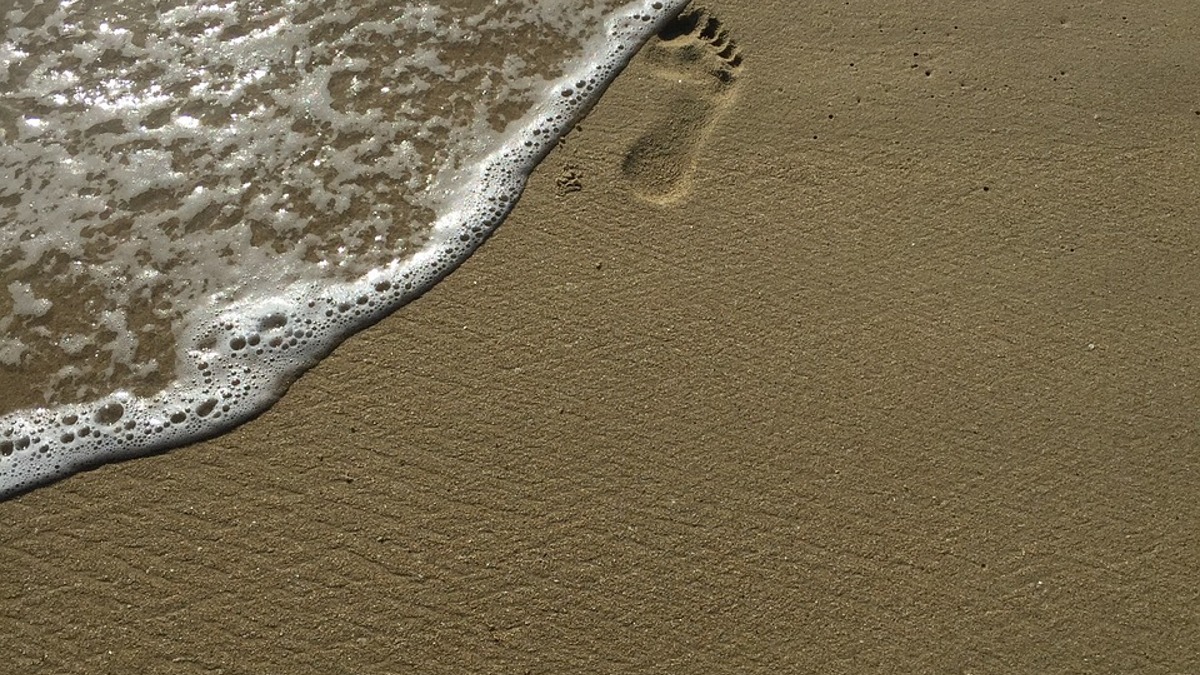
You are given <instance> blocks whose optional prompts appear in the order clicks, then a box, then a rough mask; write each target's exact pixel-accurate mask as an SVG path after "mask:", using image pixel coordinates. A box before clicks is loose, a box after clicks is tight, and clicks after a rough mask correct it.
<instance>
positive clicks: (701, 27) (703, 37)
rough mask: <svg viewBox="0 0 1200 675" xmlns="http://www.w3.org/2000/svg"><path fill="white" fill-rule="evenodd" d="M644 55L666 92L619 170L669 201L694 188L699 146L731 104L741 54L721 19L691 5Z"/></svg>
mask: <svg viewBox="0 0 1200 675" xmlns="http://www.w3.org/2000/svg"><path fill="white" fill-rule="evenodd" d="M645 58H646V61H647V62H648V63H649V64H650V67H651V70H652V74H653V77H654V78H655V79H656V80H657V81H658V83H659V85H661V92H662V96H661V98H660V99H659V100H658V101H657V102H656V103H653V104H652V105H656V106H657V107H658V110H657V111H655V112H654V113H652V117H651V120H652V121H651V124H650V126H649V128H648V129H647V130H646V131H645V132H644V133H642V134H641V135H640V136H638V138H637V140H635V141H634V142H633V143H632V144H631V145H630V147H629V149H628V151H627V152H626V154H625V159H624V161H623V162H622V165H621V170H622V173H623V174H624V175H625V177H626V178H627V179H629V180H630V181H631V182H632V183H633V189H634V192H635V194H637V195H638V196H639V197H641V198H643V199H646V200H649V201H654V202H671V201H675V200H678V199H680V198H682V197H684V196H686V195H687V194H688V193H689V192H690V190H691V176H692V173H693V171H695V169H696V162H697V158H698V155H699V152H698V151H699V149H700V147H701V145H702V143H703V142H704V140H705V138H706V137H707V135H708V132H709V131H710V129H711V127H712V125H713V123H714V122H715V121H716V120H717V119H718V118H719V117H720V115H721V113H722V112H723V110H724V108H725V106H726V104H727V103H728V100H729V97H730V94H731V93H732V90H733V88H734V86H735V83H736V80H737V74H738V71H739V70H740V68H741V64H742V57H741V53H740V52H739V50H738V48H737V45H736V43H734V41H733V40H731V39H730V38H729V35H728V33H727V32H726V31H725V29H724V28H723V27H722V26H721V23H720V21H718V20H717V19H716V18H715V17H713V16H711V15H710V14H708V12H707V11H706V10H703V9H692V10H688V11H686V12H684V13H683V14H681V15H680V16H679V17H678V18H676V19H675V20H674V21H672V22H671V23H669V24H668V25H667V26H666V27H664V28H663V30H662V31H661V32H660V33H659V35H658V39H657V40H656V41H655V42H652V43H651V44H649V45H647V47H646V50H645Z"/></svg>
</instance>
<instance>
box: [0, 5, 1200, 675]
mask: <svg viewBox="0 0 1200 675" xmlns="http://www.w3.org/2000/svg"><path fill="white" fill-rule="evenodd" d="M706 6H707V7H709V8H711V10H712V12H713V13H714V15H716V16H718V17H719V18H720V20H721V21H722V22H723V25H724V27H725V29H727V30H728V32H729V34H730V35H732V36H733V37H734V39H736V40H737V42H738V45H739V47H740V50H741V51H740V53H741V55H742V56H743V57H744V61H743V62H742V64H741V65H740V67H739V68H737V69H736V70H737V72H735V73H727V74H731V75H732V77H724V78H721V77H716V76H714V75H713V74H712V69H713V68H717V69H718V70H720V69H722V68H724V69H729V68H732V66H730V65H728V64H724V65H723V64H721V63H720V62H717V61H713V60H712V59H713V58H714V57H713V51H712V50H711V49H709V48H704V49H699V48H686V47H685V48H680V45H682V44H685V43H686V42H687V41H688V40H687V39H686V38H685V39H681V40H677V41H675V42H674V43H672V44H671V45H669V46H661V45H660V46H659V47H657V48H655V49H653V50H649V51H646V52H643V54H641V55H640V56H639V58H638V60H637V62H636V63H634V64H633V65H632V66H631V67H630V69H629V70H628V71H627V72H626V73H625V74H624V75H622V76H621V78H620V80H619V81H618V83H617V84H616V85H615V86H614V87H613V88H612V90H611V91H610V93H609V94H608V96H607V97H606V98H605V99H604V100H603V101H602V102H601V104H600V105H599V106H598V107H597V109H596V110H595V111H594V112H593V114H592V115H591V116H590V117H589V118H588V119H587V120H586V121H585V122H584V123H583V125H582V126H583V128H582V129H581V130H577V131H576V132H575V133H573V134H571V135H570V136H569V137H568V139H567V140H566V142H565V144H564V145H563V146H562V147H560V148H559V149H558V150H557V151H556V152H555V153H554V154H553V155H552V156H551V157H550V158H549V159H548V160H547V161H546V163H545V164H544V165H543V167H541V169H540V170H539V171H538V172H537V174H536V176H535V177H534V179H533V181H532V184H531V186H530V189H529V191H528V192H527V193H526V195H525V197H524V198H523V200H522V201H521V203H520V205H519V206H518V208H517V209H516V211H515V213H514V214H513V216H512V217H511V219H510V220H509V222H507V223H506V224H505V225H504V226H503V227H502V228H501V230H500V232H499V234H498V235H497V236H496V237H495V238H494V239H493V240H492V241H491V242H489V243H488V244H487V245H486V246H484V248H483V249H482V250H481V251H480V252H479V253H478V254H476V256H475V257H474V258H472V259H471V260H470V261H469V262H468V263H467V264H466V265H464V266H463V268H462V269H460V270H459V271H457V272H455V273H454V274H453V275H452V276H451V277H450V278H449V279H448V280H446V281H445V282H444V283H442V284H441V285H439V286H438V287H437V288H435V289H434V290H433V291H432V292H430V293H429V294H428V295H426V296H425V297H424V298H422V299H421V300H419V301H417V302H416V303H414V304H413V305H411V306H409V307H408V308H406V309H404V310H402V311H401V312H399V313H398V314H397V315H395V316H393V317H392V318H390V319H388V320H386V321H384V322H383V323H381V324H380V325H378V326H376V327H374V328H372V329H370V330H368V331H366V332H364V333H362V334H360V335H359V336H357V337H355V338H353V339H351V340H350V341H349V342H348V343H346V344H345V345H344V346H342V347H341V348H340V349H338V350H337V352H336V353H335V354H334V355H333V356H331V357H330V358H329V359H328V360H326V361H325V362H324V363H322V364H321V365H320V366H319V367H317V368H316V369H315V370H313V371H312V372H310V373H309V374H308V375H306V376H305V377H303V378H302V379H301V380H300V381H299V382H297V383H296V384H295V385H294V386H293V388H292V391H291V392H290V393H289V394H288V395H287V397H286V398H285V399H284V400H283V401H282V402H281V403H280V404H278V405H277V406H276V407H275V408H274V409H272V410H271V411H269V412H268V413H266V414H264V415H263V416H262V417H261V418H259V419H258V420H256V421H254V422H252V423H250V424H247V425H245V426H244V427H242V428H240V429H238V430H237V431H235V432H233V433H231V434H228V435H226V436H224V437H221V438H219V439H217V440H215V441H213V442H210V443H204V444H201V445H197V446H193V447H190V448H187V449H183V450H178V451H175V452H172V453H170V454H167V455H163V456H159V457H154V458H149V459H144V460H138V461H134V462H128V463H125V464H122V465H118V466H108V467H104V468H101V469H99V470H96V471H92V472H89V473H87V474H84V475H80V476H76V477H74V478H71V479H69V480H67V481H64V482H62V483H59V484H57V485H55V486H53V487H50V488H46V489H41V490H36V491H34V492H32V493H30V494H27V495H24V496H22V497H21V498H19V499H17V500H14V501H10V502H6V503H2V504H0V518H2V519H3V525H2V526H0V528H2V529H0V537H2V542H3V549H2V553H0V555H2V556H3V568H4V573H3V581H2V582H0V598H2V603H3V604H2V607H3V609H2V610H0V634H3V635H5V636H6V638H5V641H4V647H5V651H6V654H5V656H4V657H3V660H2V661H0V671H3V672H6V673H7V672H13V673H23V672H30V673H135V672H139V673H143V672H144V673H215V672H224V673H314V674H316V673H320V674H327V673H409V672H416V673H423V672H440V673H467V672H518V673H519V672H535V673H589V672H616V671H621V672H682V673H723V672H764V673H765V672H772V673H773V672H801V673H803V672H810V673H873V672H895V673H916V672H930V673H935V672H936V673H1014V672H1023V673H1032V672H1061V673H1068V672H1070V673H1081V672H1138V673H1168V672H1175V673H1187V672H1191V673H1195V672H1200V660H1198V657H1197V654H1198V651H1200V648H1198V647H1197V645H1200V614H1198V612H1200V609H1198V608H1200V597H1198V591H1197V588H1198V586H1197V577H1198V574H1200V571H1198V563H1197V561H1198V560H1200V542H1198V540H1197V536H1198V535H1197V532H1198V531H1200V527H1198V526H1200V500H1198V499H1197V498H1198V496H1200V439H1198V437H1197V429H1196V419H1197V412H1198V411H1200V396H1198V390H1197V386H1198V385H1197V383H1198V382H1200V362H1198V360H1197V359H1198V355H1200V340H1198V338H1197V331H1196V326H1197V320H1198V319H1200V314H1198V310H1200V307H1198V306H1197V296H1196V293H1197V289H1198V288H1200V268H1198V266H1197V253H1198V252H1200V230H1198V229H1197V224H1198V223H1200V201H1198V200H1197V198H1196V197H1197V195H1200V171H1198V170H1197V164H1196V162H1197V148H1198V147H1200V145H1198V142H1200V34H1198V32H1200V4H1197V3H1195V2H1193V1H1192V0H1172V1H1166V0H1164V1H1163V2H1157V3H1146V2H1140V1H1133V0H1130V1H1128V2H1105V3H1084V4H1081V3H1068V2H1061V1H1055V2H1044V3H1033V2H1026V1H1016V0H1008V1H1006V2H993V3H964V2H951V1H949V0H943V1H939V2H932V3H892V2H882V1H866V0H863V1H855V2H842V1H841V0H838V1H836V2H833V1H830V2H812V3H804V5H803V6H802V7H801V6H800V5H798V4H796V3H792V2H782V1H778V2H762V1H759V0H710V1H709V2H707V3H706ZM918 7H920V9H919V10H918V9H917V8H918ZM726 56H727V57H729V58H732V54H730V53H728V52H727V53H726ZM689 59H691V60H689ZM725 80H729V81H728V82H726V81H725Z"/></svg>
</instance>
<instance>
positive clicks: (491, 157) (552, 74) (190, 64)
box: [0, 0, 682, 496]
mask: <svg viewBox="0 0 1200 675" xmlns="http://www.w3.org/2000/svg"><path fill="white" fill-rule="evenodd" d="M619 4H620V3H618V2H604V1H601V0H541V1H539V0H514V1H512V2H506V3H503V5H502V6H497V5H495V4H494V3H491V2H485V1H479V0H472V1H470V2H462V1H459V2H442V3H403V4H399V5H396V4H394V3H384V2H370V3H363V2H350V1H349V0H297V1H296V2H291V3H286V4H285V5H284V6H282V7H280V6H279V5H278V4H277V3H265V2H252V1H242V2H229V3H225V4H204V3H199V2H191V3H189V2H175V3H168V4H166V5H164V4H162V3H153V4H148V3H145V2H119V1H117V2H107V3H82V2H60V3H45V2H25V3H19V4H18V6H17V8H16V9H13V10H10V11H9V12H7V14H6V15H5V16H4V17H3V19H2V23H0V31H2V32H3V42H2V43H0V286H2V287H3V288H0V391H3V392H4V396H3V399H2V400H0V415H4V416H3V417H2V418H0V496H3V495H9V494H14V493H16V492H19V491H21V490H24V489H28V488H29V487H31V486H34V485H38V484H42V483H45V482H48V481H50V480H53V479H55V478H58V477H61V476H64V475H68V474H69V473H72V472H74V471H76V470H79V469H81V468H86V467H88V466H94V465H96V464H99V463H103V462H105V461H110V460H112V459H118V458H124V457H130V456H137V455H140V454H145V453H147V452H151V451H155V450H161V449H163V448H165V447H171V446H176V445H180V444H183V443H187V442H190V441H192V440H196V439H198V438H202V437H205V436H210V435H212V434H214V433H218V432H220V431H222V430H224V429H227V428H229V427H230V426H231V425H233V424H236V423H238V422H240V421H242V420H244V419H246V418H247V417H249V416H251V415H253V414H254V413H256V412H257V411H259V410H261V409H262V408H263V407H265V406H267V405H269V404H270V403H271V402H273V401H274V400H275V399H276V398H277V397H278V396H279V395H280V394H281V393H282V391H283V389H285V388H286V386H287V384H288V383H290V382H291V381H292V380H293V379H294V378H295V377H296V376H297V375H298V374H299V373H300V372H302V371H303V370H304V369H305V368H307V367H308V366H310V365H311V364H312V363H314V362H315V361H316V360H318V359H319V358H320V357H321V356H323V355H324V354H325V353H327V352H328V351H329V349H331V348H332V347H333V346H335V345H336V344H337V342H339V341H340V340H341V339H343V338H344V337H345V336H346V335H348V334H349V333H351V332H353V331H355V330H358V329H359V328H361V327H363V326H365V325H368V324H369V323H371V322H373V321H375V320H377V319H378V318H379V317H380V316H382V315H385V314H386V313H388V312H390V311H393V310H394V309H396V308H397V307H399V306H400V305H402V304H403V303H404V302H407V301H408V300H409V299H411V298H412V297H415V296H416V295H418V294H419V293H420V292H422V291H423V290H424V289H425V288H427V287H428V286H429V285H431V284H432V283H436V281H437V280H438V279H440V278H441V277H442V276H444V275H445V274H446V273H448V272H449V271H450V270H452V269H453V268H454V267H455V266H456V265H457V264H458V263H459V262H461V261H462V260H463V259H465V257H466V256H468V255H469V254H470V252H471V251H472V250H474V248H475V247H476V246H478V245H479V243H481V242H482V240H483V239H484V238H486V236H487V234H488V233H490V232H491V230H492V229H493V228H494V227H495V226H496V225H497V224H498V223H499V222H500V221H501V220H502V219H503V217H504V216H505V214H506V213H507V212H508V210H509V209H510V208H511V206H512V204H513V203H514V202H515V200H516V198H517V197H518V196H519V193H520V190H521V188H522V186H523V184H524V180H525V178H526V176H527V175H528V173H529V171H530V170H531V169H532V168H533V166H534V165H536V163H537V161H538V160H539V159H540V158H541V157H542V156H543V155H544V153H545V152H546V151H547V150H548V149H549V148H550V147H552V146H553V144H554V143H555V142H556V139H557V138H558V137H559V136H561V134H562V133H564V132H565V130H567V129H569V128H570V126H571V124H573V122H574V120H575V119H577V117H578V116H579V115H580V114H582V112H583V111H585V110H586V108H587V107H588V106H590V104H591V103H592V102H594V100H595V98H596V97H597V96H598V95H599V93H600V92H601V91H602V90H603V88H604V86H605V85H606V84H607V82H608V81H609V80H610V79H611V78H612V77H613V76H615V74H616V72H618V71H619V70H620V68H621V67H622V66H623V64H624V63H625V61H626V60H627V59H628V58H629V56H630V55H631V54H632V53H633V51H634V50H635V49H636V47H637V45H638V44H640V42H641V41H643V40H644V39H645V38H646V37H648V36H649V35H651V34H653V32H654V31H655V30H657V27H658V26H659V25H661V22H662V21H664V20H665V19H666V18H668V17H669V16H670V15H672V14H673V13H675V12H677V11H678V10H679V8H680V6H681V5H682V3H681V2H679V1H676V2H635V3H633V4H632V5H627V6H618V5H619ZM85 5H86V6H85Z"/></svg>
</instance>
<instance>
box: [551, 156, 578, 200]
mask: <svg viewBox="0 0 1200 675" xmlns="http://www.w3.org/2000/svg"><path fill="white" fill-rule="evenodd" d="M554 182H555V184H556V185H557V186H558V195H559V196H560V197H561V196H563V195H567V194H570V193H572V192H579V191H580V190H582V189H583V172H582V171H580V170H579V167H577V166H575V165H574V164H567V165H565V166H563V168H562V171H561V172H560V173H559V174H558V179H557V180H555V181H554Z"/></svg>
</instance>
